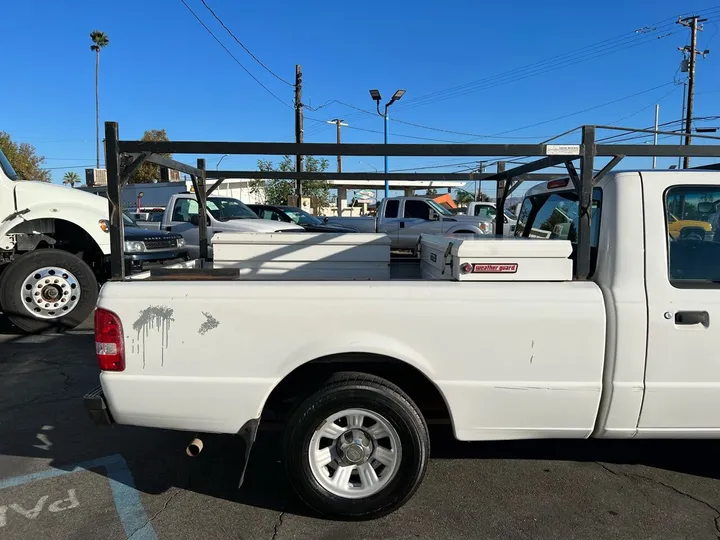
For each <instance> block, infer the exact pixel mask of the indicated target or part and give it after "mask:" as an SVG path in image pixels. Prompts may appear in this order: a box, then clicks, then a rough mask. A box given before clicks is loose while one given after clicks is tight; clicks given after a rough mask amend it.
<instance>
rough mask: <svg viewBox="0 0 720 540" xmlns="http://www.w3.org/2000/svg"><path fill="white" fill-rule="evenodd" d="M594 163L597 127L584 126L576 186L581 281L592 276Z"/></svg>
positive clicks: (578, 269) (578, 276)
mask: <svg viewBox="0 0 720 540" xmlns="http://www.w3.org/2000/svg"><path fill="white" fill-rule="evenodd" d="M594 162H595V126H583V128H582V154H581V158H580V185H579V186H576V189H577V193H578V199H579V202H580V204H579V208H578V231H577V232H578V234H577V261H576V272H575V273H576V276H577V279H579V280H584V279H587V278H588V276H589V275H590V253H591V249H590V248H591V246H592V198H593V168H594Z"/></svg>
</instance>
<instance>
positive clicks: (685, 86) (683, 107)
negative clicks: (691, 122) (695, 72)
mask: <svg viewBox="0 0 720 540" xmlns="http://www.w3.org/2000/svg"><path fill="white" fill-rule="evenodd" d="M686 96H687V80H685V81H683V98H682V115H681V116H680V129H679V130H678V131H679V132H680V144H682V143H683V135H682V132H683V126H684V125H685V98H686ZM680 167H682V158H681V157H678V165H677V168H678V169H679V168H680Z"/></svg>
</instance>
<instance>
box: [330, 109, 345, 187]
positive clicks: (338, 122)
mask: <svg viewBox="0 0 720 540" xmlns="http://www.w3.org/2000/svg"><path fill="white" fill-rule="evenodd" d="M327 123H328V124H335V125H336V126H337V143H338V144H340V127H342V126H347V124H346V123H345V121H344V120H341V119H339V118H335V119H334V120H328V121H327ZM337 172H339V173H341V172H342V156H338V157H337Z"/></svg>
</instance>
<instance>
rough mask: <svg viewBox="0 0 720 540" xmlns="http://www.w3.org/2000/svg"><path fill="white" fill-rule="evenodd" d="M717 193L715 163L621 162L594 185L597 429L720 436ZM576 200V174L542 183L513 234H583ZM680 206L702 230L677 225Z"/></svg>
mask: <svg viewBox="0 0 720 540" xmlns="http://www.w3.org/2000/svg"><path fill="white" fill-rule="evenodd" d="M718 201H720V174H718V173H717V172H710V171H700V170H696V171H693V170H688V171H633V172H619V173H616V174H609V175H607V177H605V178H604V179H602V180H601V181H600V182H598V183H597V184H596V186H595V187H594V191H593V212H592V231H591V238H592V244H591V245H592V253H591V255H592V259H591V272H592V275H591V279H592V281H594V282H595V283H596V284H597V285H598V286H599V287H600V289H601V291H602V292H603V297H604V299H605V306H606V317H607V330H606V336H607V337H606V340H607V341H606V348H605V365H604V369H603V385H602V388H603V391H602V395H601V398H600V401H599V407H598V411H597V418H596V419H595V428H594V435H595V436H609V437H683V436H684V437H703V436H704V437H710V436H712V437H718V436H720V420H718V417H717V415H716V414H715V410H716V409H717V407H718V406H720V393H719V392H718V388H719V387H720V364H718V363H717V362H715V361H714V360H713V358H714V354H713V351H715V350H716V348H717V346H718V345H720V338H719V337H718V333H717V331H716V329H715V326H714V323H713V321H717V319H718V318H720V288H719V287H718V283H720V235H718V237H717V238H716V235H715V234H714V233H713V232H711V230H712V224H711V223H710V221H711V216H712V215H713V214H712V212H714V208H715V207H716V203H717V202H718ZM577 208H578V204H577V195H576V194H575V189H574V187H573V186H572V182H571V181H569V180H566V181H565V183H564V185H563V183H562V182H558V181H552V182H549V183H546V184H541V185H539V186H536V187H534V188H532V189H530V190H529V191H528V192H527V194H526V197H525V200H524V201H523V204H522V207H521V210H520V215H519V216H518V226H517V229H516V233H515V234H516V235H517V236H532V235H533V234H532V233H533V232H534V231H538V232H544V233H546V234H548V237H549V238H551V239H568V240H570V241H572V242H575V241H576V236H577ZM675 216H682V217H683V219H684V220H687V221H692V222H693V224H694V227H693V228H697V229H700V230H701V231H703V233H706V234H702V235H696V234H688V235H682V234H674V233H675V231H674V230H673V224H674V222H675V221H674V219H677V218H675ZM528 224H530V228H529V227H528ZM578 345H579V344H578Z"/></svg>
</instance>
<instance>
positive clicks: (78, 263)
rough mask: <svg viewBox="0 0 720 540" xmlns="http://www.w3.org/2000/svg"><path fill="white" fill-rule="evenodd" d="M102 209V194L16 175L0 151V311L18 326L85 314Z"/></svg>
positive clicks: (100, 254)
mask: <svg viewBox="0 0 720 540" xmlns="http://www.w3.org/2000/svg"><path fill="white" fill-rule="evenodd" d="M107 215H108V203H107V199H104V198H102V197H97V196H95V195H91V194H89V193H85V192H83V191H79V190H77V189H69V188H66V187H62V186H58V185H54V184H51V183H48V182H32V181H18V176H17V174H16V173H15V171H14V170H13V168H12V166H11V165H10V163H9V161H8V160H7V158H6V157H5V155H4V154H3V153H2V151H0V311H2V312H3V313H4V314H5V315H6V316H7V317H8V318H9V319H10V320H11V321H12V322H13V323H14V324H15V325H16V326H18V327H19V328H20V329H21V330H23V331H26V332H42V331H48V330H63V329H68V328H73V327H75V326H77V325H78V324H80V323H81V322H82V321H84V320H85V319H87V317H88V316H89V315H90V314H91V313H92V310H93V309H94V308H95V302H96V300H97V295H98V281H101V280H102V279H103V277H104V276H105V275H106V272H107V265H106V260H107V256H108V255H109V254H110V237H109V235H108V223H107Z"/></svg>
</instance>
